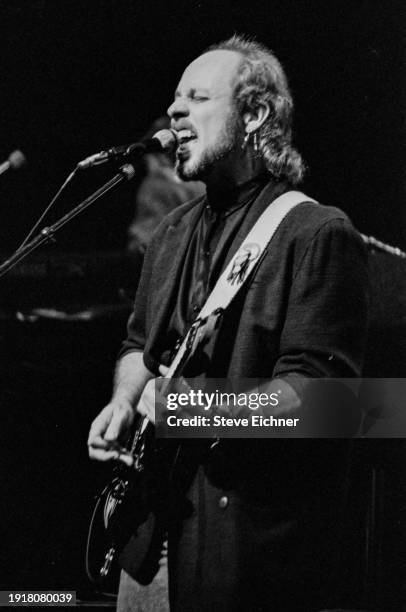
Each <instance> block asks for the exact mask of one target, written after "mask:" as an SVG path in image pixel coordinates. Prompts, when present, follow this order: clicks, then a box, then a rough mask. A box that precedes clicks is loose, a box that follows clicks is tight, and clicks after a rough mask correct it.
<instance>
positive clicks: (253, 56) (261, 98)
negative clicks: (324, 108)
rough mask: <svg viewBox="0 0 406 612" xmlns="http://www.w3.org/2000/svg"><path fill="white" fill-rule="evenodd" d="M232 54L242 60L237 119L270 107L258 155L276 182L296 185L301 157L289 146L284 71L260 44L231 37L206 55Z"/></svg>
mask: <svg viewBox="0 0 406 612" xmlns="http://www.w3.org/2000/svg"><path fill="white" fill-rule="evenodd" d="M217 50H225V51H235V52H237V53H239V54H240V55H241V57H242V61H241V64H240V66H239V68H238V73H237V81H236V85H235V90H234V96H235V102H236V105H237V110H238V111H239V113H240V115H241V116H242V114H243V113H244V112H247V111H248V110H250V109H253V108H255V107H257V106H258V103H260V102H265V103H268V104H269V107H270V111H271V112H270V113H269V116H268V117H267V119H266V120H265V121H264V123H263V124H262V126H261V127H260V128H259V130H258V137H259V143H258V145H259V151H258V153H259V155H260V156H261V157H262V159H263V161H264V163H265V166H266V168H267V170H268V172H270V173H271V174H272V175H273V176H274V177H275V178H277V179H288V180H289V182H290V183H292V184H293V185H295V184H297V183H299V182H300V181H301V180H302V178H303V175H304V172H305V165H304V162H303V159H302V156H301V155H300V153H299V152H298V151H297V150H296V149H295V148H294V147H293V146H292V116H293V100H292V96H291V94H290V91H289V86H288V82H287V78H286V75H285V73H284V70H283V68H282V66H281V64H280V63H279V61H278V59H277V58H276V57H275V55H274V54H273V53H272V51H270V50H269V49H267V47H265V46H264V45H262V44H261V43H258V42H256V41H253V40H250V39H248V38H246V37H244V36H240V35H234V36H232V37H231V38H229V39H228V40H225V41H223V42H220V43H218V44H216V45H212V46H210V47H209V48H208V49H206V51H217Z"/></svg>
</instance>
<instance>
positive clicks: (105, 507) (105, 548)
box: [86, 308, 223, 591]
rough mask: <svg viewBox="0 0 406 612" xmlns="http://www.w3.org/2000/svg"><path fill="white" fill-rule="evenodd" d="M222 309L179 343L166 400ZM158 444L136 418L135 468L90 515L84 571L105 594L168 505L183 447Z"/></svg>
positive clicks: (119, 470) (114, 481)
mask: <svg viewBox="0 0 406 612" xmlns="http://www.w3.org/2000/svg"><path fill="white" fill-rule="evenodd" d="M222 315H223V309H222V308H218V309H216V310H215V311H214V312H213V313H212V314H211V315H209V316H207V317H205V318H203V319H201V318H198V319H196V321H195V322H194V323H193V325H192V326H191V328H190V329H189V331H188V333H187V335H186V336H185V339H184V340H183V342H182V343H181V345H180V347H179V349H178V351H177V353H176V355H175V358H174V360H173V361H172V363H171V365H170V367H169V370H168V373H167V374H166V376H165V378H164V379H163V383H162V387H161V389H160V393H161V395H163V396H165V394H167V393H168V392H169V389H170V388H171V381H172V379H173V378H176V377H179V376H181V375H182V372H183V371H184V370H185V367H186V365H187V364H188V363H189V362H190V360H191V358H192V357H193V356H194V355H196V353H197V351H198V350H201V349H202V348H203V347H204V346H205V344H206V343H207V342H208V341H209V340H210V338H211V337H212V335H213V333H214V331H215V329H217V328H218V327H219V324H220V321H221V317H222ZM174 442H175V441H166V440H157V439H156V438H155V428H154V425H153V424H152V423H151V422H150V421H149V420H148V418H147V417H141V416H140V415H139V416H138V418H137V419H136V422H135V428H134V431H133V435H132V443H131V447H130V448H131V450H130V452H131V454H132V457H133V459H134V463H133V465H132V467H131V468H129V467H126V466H124V465H120V466H116V467H115V468H114V470H113V475H112V478H111V480H110V481H109V482H108V484H107V485H106V486H105V487H104V489H103V490H102V492H101V493H100V494H99V495H98V496H97V501H96V504H95V507H94V510H93V514H92V517H91V521H90V525H89V531H88V537H87V545H86V572H87V575H88V577H89V579H90V580H91V581H92V582H94V583H96V584H98V586H99V587H101V588H102V589H104V590H106V589H107V590H110V591H115V590H116V585H117V583H118V577H119V572H120V568H119V566H118V563H117V557H118V555H119V554H120V552H121V550H122V549H123V548H124V546H125V545H126V544H127V542H128V541H129V539H130V537H131V535H132V534H133V533H135V532H136V531H137V529H138V528H139V527H140V525H142V524H143V523H144V522H145V521H146V520H147V518H148V516H149V515H150V513H151V512H152V513H154V512H159V511H161V510H162V508H163V507H164V506H165V503H166V500H167V498H168V492H169V490H170V488H171V487H172V486H173V484H174V483H173V478H174V474H175V467H176V462H177V457H178V456H179V449H180V445H179V443H175V444H174Z"/></svg>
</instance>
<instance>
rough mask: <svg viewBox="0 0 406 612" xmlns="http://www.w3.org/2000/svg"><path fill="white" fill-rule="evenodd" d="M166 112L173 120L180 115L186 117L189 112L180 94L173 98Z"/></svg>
mask: <svg viewBox="0 0 406 612" xmlns="http://www.w3.org/2000/svg"><path fill="white" fill-rule="evenodd" d="M167 113H168V115H169V117H170V119H174V120H175V121H176V120H177V119H180V118H181V117H186V116H187V115H188V114H189V108H188V105H187V102H186V100H185V98H181V97H180V96H179V97H177V98H175V100H174V101H173V102H172V104H171V105H170V107H169V108H168V110H167Z"/></svg>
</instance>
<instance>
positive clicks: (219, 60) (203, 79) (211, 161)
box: [168, 51, 241, 180]
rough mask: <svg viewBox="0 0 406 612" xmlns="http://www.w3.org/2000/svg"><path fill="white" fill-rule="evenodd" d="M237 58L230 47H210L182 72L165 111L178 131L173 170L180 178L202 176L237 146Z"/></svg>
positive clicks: (205, 175)
mask: <svg viewBox="0 0 406 612" xmlns="http://www.w3.org/2000/svg"><path fill="white" fill-rule="evenodd" d="M240 62H241V57H240V55H239V54H238V53H235V52H234V51H210V52H208V53H205V54H204V55H201V56H200V57H198V58H197V59H196V60H195V61H194V62H192V63H191V64H190V65H189V66H188V67H187V68H186V70H185V72H184V73H183V76H182V78H181V80H180V83H179V85H178V88H177V90H176V93H175V101H174V102H173V104H172V105H171V106H170V107H169V108H168V115H169V116H170V118H171V126H172V128H173V129H174V130H176V131H177V132H178V139H179V146H178V150H177V163H176V170H177V173H178V175H179V176H180V177H181V178H182V179H184V180H197V179H200V180H204V179H206V178H207V177H208V176H210V173H211V172H212V170H213V168H215V167H216V165H218V164H219V163H220V162H223V161H224V160H227V159H228V158H231V155H230V153H232V152H233V151H234V150H236V147H237V146H238V144H237V141H238V137H237V135H238V133H239V131H240V130H239V119H238V114H237V110H236V108H235V105H234V102H233V89H234V87H233V85H234V79H235V77H236V73H237V68H238V66H239V64H240Z"/></svg>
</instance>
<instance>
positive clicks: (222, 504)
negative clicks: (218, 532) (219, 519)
mask: <svg viewBox="0 0 406 612" xmlns="http://www.w3.org/2000/svg"><path fill="white" fill-rule="evenodd" d="M219 506H220V508H227V506H228V497H226V496H225V495H223V497H220V499H219Z"/></svg>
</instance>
